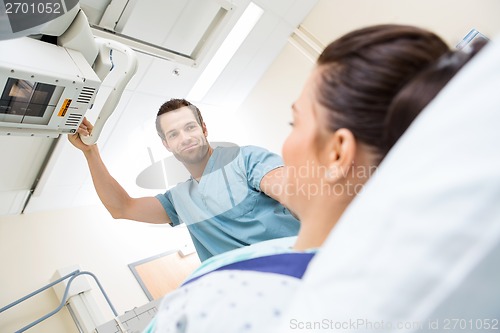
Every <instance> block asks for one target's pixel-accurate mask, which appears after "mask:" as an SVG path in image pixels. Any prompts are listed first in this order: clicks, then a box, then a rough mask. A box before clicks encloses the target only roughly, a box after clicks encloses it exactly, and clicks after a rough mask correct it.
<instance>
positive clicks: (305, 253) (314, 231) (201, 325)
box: [148, 25, 449, 333]
mask: <svg viewBox="0 0 500 333" xmlns="http://www.w3.org/2000/svg"><path fill="white" fill-rule="evenodd" d="M448 50H449V49H448V47H447V45H446V44H445V43H444V42H443V41H442V40H441V39H440V38H439V37H438V36H436V35H435V34H433V33H431V32H428V31H425V30H422V29H418V28H415V27H410V26H401V25H380V26H373V27H368V28H365V29H360V30H357V31H354V32H351V33H349V34H347V35H344V36H343V37H341V38H340V39H338V40H336V41H334V42H333V43H331V44H329V45H328V46H327V47H326V48H325V50H324V51H323V53H322V54H321V55H320V57H319V59H318V61H317V66H316V68H315V69H314V70H313V72H312V73H311V75H310V78H309V79H308V81H307V83H306V84H305V86H304V89H303V91H302V94H301V95H300V96H299V98H298V99H297V100H296V102H295V103H294V104H293V106H292V110H293V124H292V126H293V129H292V132H291V134H290V135H289V137H288V138H287V140H286V141H285V143H284V145H283V159H284V162H285V166H286V170H287V180H286V184H285V186H284V188H285V191H286V193H285V196H286V202H285V203H284V204H285V205H286V206H288V207H290V208H291V209H292V210H293V211H294V212H295V213H296V214H297V215H298V216H299V218H300V220H301V229H300V232H299V235H298V237H297V240H296V242H295V245H294V246H293V248H292V249H290V248H288V247H281V248H280V247H273V248H272V249H271V250H269V249H267V248H265V247H262V246H261V247H259V245H260V244H257V245H256V246H251V247H248V248H243V249H238V250H235V251H231V252H229V253H225V254H222V255H219V256H215V257H213V258H211V259H210V260H207V262H206V263H204V264H203V265H202V266H201V268H200V269H199V270H198V271H197V272H195V274H193V276H192V277H191V278H190V279H188V281H187V282H186V283H185V284H184V285H183V286H182V287H180V288H179V289H177V290H176V291H174V292H172V293H171V294H169V295H167V296H165V298H164V299H163V301H162V305H161V307H160V309H159V312H158V314H157V316H156V318H155V321H154V322H153V323H151V325H150V326H149V327H148V332H167V331H168V332H222V331H227V332H240V331H241V332H259V333H260V332H264V331H266V329H267V328H268V327H269V325H271V324H272V323H273V322H276V321H277V320H279V319H280V315H281V313H282V311H283V309H284V308H285V306H286V304H287V302H288V301H289V300H290V296H291V295H292V294H293V292H294V290H295V289H296V287H297V285H298V283H299V282H300V278H301V277H302V275H303V273H304V271H305V269H306V268H307V265H308V263H309V261H310V260H311V258H312V257H313V255H314V253H315V252H316V249H317V248H319V247H320V246H321V245H322V243H323V242H324V240H325V239H326V237H327V235H328V233H329V232H330V231H331V229H332V228H333V227H334V226H335V224H336V222H337V220H338V219H339V217H340V216H341V215H342V213H343V212H344V210H345V209H346V208H347V206H348V205H349V203H350V202H351V201H352V200H353V198H354V197H355V196H356V195H357V194H358V193H359V192H360V191H361V190H362V187H363V184H364V183H365V182H366V181H367V180H368V179H369V177H370V176H371V174H372V173H373V172H374V170H375V168H376V166H377V165H378V163H379V161H380V160H381V159H382V158H383V156H384V154H385V152H386V151H387V147H386V143H385V141H384V140H383V133H384V125H385V118H386V115H387V111H388V108H389V105H390V103H391V101H392V100H393V98H394V96H395V95H396V94H397V93H398V92H399V90H400V88H401V87H402V86H403V85H405V84H406V83H407V82H408V81H409V80H410V79H412V78H413V77H414V76H415V75H417V74H418V73H419V72H421V71H422V70H423V69H425V68H426V67H428V66H429V65H430V64H432V63H433V62H435V61H436V60H437V59H438V58H439V57H440V56H441V55H442V54H444V53H446V52H447V51H448ZM256 248H257V250H255V249H256Z"/></svg>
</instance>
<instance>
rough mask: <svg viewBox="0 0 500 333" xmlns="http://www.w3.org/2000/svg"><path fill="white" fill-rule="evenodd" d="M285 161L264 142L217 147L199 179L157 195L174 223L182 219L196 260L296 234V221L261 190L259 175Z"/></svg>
mask: <svg viewBox="0 0 500 333" xmlns="http://www.w3.org/2000/svg"><path fill="white" fill-rule="evenodd" d="M282 165H283V161H282V159H281V157H279V156H278V155H276V154H273V153H271V152H269V151H267V150H265V149H263V148H260V147H255V146H245V147H217V148H216V149H214V151H213V153H212V156H210V159H209V161H208V163H207V166H206V168H205V171H204V173H203V176H202V178H201V179H200V182H199V183H198V182H197V181H196V180H194V179H192V178H191V179H189V180H187V181H186V182H184V183H180V184H178V185H177V186H175V187H174V188H172V189H170V190H169V191H167V192H166V193H165V194H159V195H157V196H156V198H158V200H160V202H161V204H162V205H163V207H164V208H165V210H166V212H167V214H168V216H169V218H170V220H171V221H172V224H173V225H174V226H175V225H179V224H181V223H185V224H186V226H187V228H188V230H189V232H190V234H191V238H192V240H193V243H194V246H195V247H196V250H197V252H198V256H199V257H200V260H201V261H203V260H206V259H208V258H210V257H211V256H213V255H216V254H219V253H223V252H226V251H229V250H233V249H236V248H240V247H242V246H246V245H250V244H254V243H257V242H261V241H264V240H268V239H274V238H281V237H288V236H295V235H297V233H298V231H299V222H298V221H297V220H296V219H295V218H294V217H293V216H292V215H291V214H290V212H289V211H288V210H287V209H286V208H285V207H284V206H283V205H281V204H280V203H279V202H277V201H276V200H274V199H272V198H270V197H268V196H267V195H266V194H264V193H263V192H261V191H260V181H261V180H262V177H264V175H266V174H267V173H268V172H269V171H271V170H274V169H276V168H277V167H280V166H282Z"/></svg>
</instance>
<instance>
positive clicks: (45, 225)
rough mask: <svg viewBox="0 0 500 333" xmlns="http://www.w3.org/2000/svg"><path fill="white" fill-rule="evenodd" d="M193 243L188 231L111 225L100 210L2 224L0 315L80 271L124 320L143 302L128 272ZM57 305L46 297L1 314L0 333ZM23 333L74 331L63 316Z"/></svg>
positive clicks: (106, 310)
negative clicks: (63, 272)
mask: <svg viewBox="0 0 500 333" xmlns="http://www.w3.org/2000/svg"><path fill="white" fill-rule="evenodd" d="M190 242H191V240H190V237H189V234H188V233H187V230H186V229H185V228H171V227H170V226H166V225H164V226H158V225H148V224H143V223H137V222H132V221H127V220H114V219H112V218H111V216H110V214H109V213H108V212H107V211H106V210H105V209H104V208H103V207H102V206H88V207H81V208H79V209H69V210H62V211H54V212H50V213H33V214H25V215H18V216H9V217H2V218H0V262H1V263H2V264H1V265H2V266H1V269H0V307H3V306H5V305H7V304H9V303H10V302H13V301H15V300H17V299H18V298H21V297H23V296H24V295H27V294H29V293H31V292H33V291H35V290H37V289H38V288H41V287H42V286H44V285H46V284H47V283H49V282H50V281H51V279H52V278H53V276H54V273H55V271H56V270H57V269H61V268H66V267H70V266H73V265H79V266H80V268H81V269H82V270H86V271H90V272H92V273H94V274H95V275H96V276H97V278H98V279H99V281H100V283H101V284H102V286H103V288H104V290H105V292H106V293H107V294H108V296H109V299H110V300H111V302H112V304H113V306H114V307H115V308H116V310H117V312H118V313H119V314H123V313H124V312H125V311H128V310H131V309H133V308H134V307H138V306H141V305H144V304H146V303H147V302H148V299H147V297H146V295H145V293H144V292H143V290H142V289H141V287H140V285H139V283H138V282H137V280H136V279H135V277H134V275H133V274H132V272H131V270H130V269H129V267H128V265H129V264H131V263H134V262H137V261H140V260H142V259H145V258H148V257H151V256H154V255H157V254H160V253H164V252H167V251H170V250H178V249H181V248H182V247H183V246H184V245H185V244H187V243H190ZM84 277H85V276H84ZM78 278H80V277H78ZM89 281H90V284H91V286H92V288H93V289H92V291H91V294H92V297H93V298H94V299H95V301H96V303H97V304H98V306H99V307H100V309H101V311H102V313H103V315H104V317H105V318H109V320H111V319H113V314H112V312H111V310H110V309H109V307H108V306H107V303H106V302H105V300H104V298H103V296H102V295H101V293H100V292H99V290H98V287H97V285H95V283H94V282H93V280H91V279H89ZM58 305H59V301H58V299H57V297H56V295H55V293H54V291H53V290H52V289H49V290H47V291H44V292H42V293H40V294H39V295H38V296H34V297H33V298H31V299H29V300H27V301H25V302H23V303H21V304H20V305H18V306H15V307H14V308H11V309H10V310H7V311H6V312H4V313H2V314H0V332H14V331H15V330H18V329H20V328H22V327H24V326H25V325H27V324H29V323H30V322H31V321H33V320H35V319H37V318H40V317H42V316H43V315H45V314H46V313H49V312H50V311H52V310H54V309H55V308H56V307H57V306H58ZM28 332H64V333H73V332H75V333H76V332H78V330H77V329H76V326H75V324H74V323H73V321H72V319H71V317H70V316H69V314H68V312H67V310H66V308H63V310H62V311H60V312H59V313H58V314H56V315H54V316H53V317H51V318H49V319H47V320H45V321H43V322H42V323H40V324H38V325H37V326H35V327H33V328H32V329H30V330H29V331H28Z"/></svg>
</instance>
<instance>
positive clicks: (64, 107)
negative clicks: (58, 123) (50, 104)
mask: <svg viewBox="0 0 500 333" xmlns="http://www.w3.org/2000/svg"><path fill="white" fill-rule="evenodd" d="M72 101H73V100H72V99H69V98H67V99H65V100H64V103H63V105H62V106H61V110H59V113H58V114H57V115H58V116H59V117H64V116H65V115H66V112H67V111H68V108H69V105H70V104H71V102H72Z"/></svg>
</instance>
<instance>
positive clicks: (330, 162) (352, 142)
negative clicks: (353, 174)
mask: <svg viewBox="0 0 500 333" xmlns="http://www.w3.org/2000/svg"><path fill="white" fill-rule="evenodd" d="M324 154H325V155H324V156H325V157H326V160H324V162H323V163H324V165H325V166H326V172H325V179H326V181H327V182H336V181H338V180H339V179H341V178H344V177H346V176H347V175H348V173H349V169H350V168H351V166H352V165H353V162H354V156H355V155H356V139H355V138H354V135H353V134H352V132H351V131H350V130H348V129H346V128H341V129H338V130H337V131H335V133H331V134H329V137H328V139H327V142H326V150H325V151H324Z"/></svg>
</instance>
